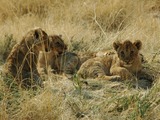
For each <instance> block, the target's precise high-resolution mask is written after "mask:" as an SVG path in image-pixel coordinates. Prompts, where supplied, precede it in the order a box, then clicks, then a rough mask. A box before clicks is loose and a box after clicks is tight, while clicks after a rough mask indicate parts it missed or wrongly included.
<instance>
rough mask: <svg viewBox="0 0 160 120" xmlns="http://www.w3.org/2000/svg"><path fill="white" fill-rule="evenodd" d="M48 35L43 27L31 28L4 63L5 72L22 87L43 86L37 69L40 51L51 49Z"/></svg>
mask: <svg viewBox="0 0 160 120" xmlns="http://www.w3.org/2000/svg"><path fill="white" fill-rule="evenodd" d="M49 46H50V41H49V39H48V35H47V33H46V32H45V31H43V30H42V29H41V28H37V29H33V30H30V31H29V32H28V33H27V34H26V35H25V36H24V37H23V39H22V40H21V41H20V42H19V43H17V44H16V45H15V46H14V47H13V48H12V50H11V52H10V54H9V56H8V58H7V60H6V63H5V65H4V73H5V74H6V75H7V76H11V77H12V78H13V79H14V80H16V82H17V83H18V84H19V85H20V86H22V87H25V88H26V87H27V88H30V87H34V86H36V85H40V86H42V80H41V78H40V75H39V73H38V70H37V62H38V55H39V51H41V50H49V49H50V47H49Z"/></svg>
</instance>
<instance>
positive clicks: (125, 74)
mask: <svg viewBox="0 0 160 120" xmlns="http://www.w3.org/2000/svg"><path fill="white" fill-rule="evenodd" d="M110 72H111V74H112V75H119V76H120V77H121V80H127V79H132V78H133V75H132V73H130V72H129V71H128V70H127V69H126V68H123V67H113V68H111V70H110Z"/></svg>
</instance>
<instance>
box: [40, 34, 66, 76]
mask: <svg viewBox="0 0 160 120" xmlns="http://www.w3.org/2000/svg"><path fill="white" fill-rule="evenodd" d="M49 39H50V40H51V42H52V46H53V49H52V50H51V51H49V52H44V51H43V52H41V53H40V55H39V57H38V65H37V66H38V71H39V73H41V74H43V73H48V70H49V67H52V66H51V65H52V63H53V61H55V60H56V59H57V56H59V55H60V54H62V53H63V52H64V51H66V50H67V45H66V44H65V43H64V41H63V40H62V36H61V35H50V36H49Z"/></svg>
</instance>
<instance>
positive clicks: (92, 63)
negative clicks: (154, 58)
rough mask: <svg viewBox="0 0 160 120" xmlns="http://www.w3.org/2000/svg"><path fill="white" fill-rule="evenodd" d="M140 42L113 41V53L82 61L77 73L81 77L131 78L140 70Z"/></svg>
mask: <svg viewBox="0 0 160 120" xmlns="http://www.w3.org/2000/svg"><path fill="white" fill-rule="evenodd" d="M141 47H142V42H141V41H140V40H136V41H135V42H133V43H132V42H131V41H129V40H126V41H124V42H123V43H120V42H114V43H113V48H114V50H115V51H116V53H115V54H112V55H107V56H101V57H95V58H92V59H89V60H87V61H86V62H84V63H83V64H82V65H81V67H80V69H79V71H78V73H77V74H78V75H79V76H80V77H82V78H88V77H90V78H98V79H105V80H119V79H121V80H124V79H131V78H132V77H133V76H134V75H136V74H137V73H138V72H139V71H140V70H141V68H142V67H141V56H140V55H139V50H140V49H141Z"/></svg>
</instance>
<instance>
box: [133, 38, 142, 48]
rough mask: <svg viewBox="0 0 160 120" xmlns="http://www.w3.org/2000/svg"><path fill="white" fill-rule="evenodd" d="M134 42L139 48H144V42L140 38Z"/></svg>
mask: <svg viewBox="0 0 160 120" xmlns="http://www.w3.org/2000/svg"><path fill="white" fill-rule="evenodd" d="M133 44H134V45H135V46H136V47H137V49H138V50H140V49H141V48H142V42H141V41H140V40H136V41H135V42H134V43H133Z"/></svg>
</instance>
